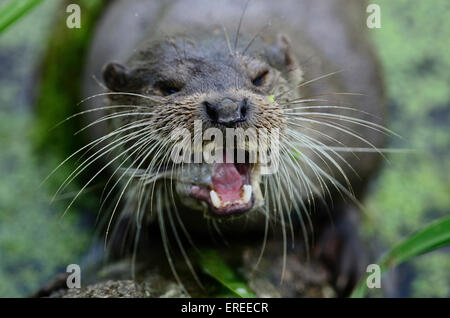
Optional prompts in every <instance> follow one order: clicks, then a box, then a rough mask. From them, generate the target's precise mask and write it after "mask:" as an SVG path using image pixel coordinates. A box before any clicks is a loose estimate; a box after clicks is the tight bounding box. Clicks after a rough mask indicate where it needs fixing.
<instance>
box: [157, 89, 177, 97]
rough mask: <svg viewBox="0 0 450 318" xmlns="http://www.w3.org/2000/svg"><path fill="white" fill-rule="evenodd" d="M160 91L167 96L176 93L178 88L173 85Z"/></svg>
mask: <svg viewBox="0 0 450 318" xmlns="http://www.w3.org/2000/svg"><path fill="white" fill-rule="evenodd" d="M161 92H162V93H163V95H164V96H169V95H172V94H175V93H178V92H179V90H178V89H177V88H175V87H167V88H164V89H162V90H161Z"/></svg>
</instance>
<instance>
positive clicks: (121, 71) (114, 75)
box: [102, 62, 131, 91]
mask: <svg viewBox="0 0 450 318" xmlns="http://www.w3.org/2000/svg"><path fill="white" fill-rule="evenodd" d="M102 76H103V80H104V82H105V84H106V87H108V88H109V89H110V90H111V91H121V90H124V89H125V88H126V87H127V86H129V83H130V80H131V70H130V69H129V68H128V67H126V66H125V65H122V64H120V63H116V62H110V63H108V64H106V65H105V66H104V67H103V70H102Z"/></svg>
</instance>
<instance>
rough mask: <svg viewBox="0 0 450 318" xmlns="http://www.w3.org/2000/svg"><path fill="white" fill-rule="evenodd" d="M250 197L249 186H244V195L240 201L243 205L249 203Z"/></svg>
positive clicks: (250, 187) (250, 190) (250, 188)
mask: <svg viewBox="0 0 450 318" xmlns="http://www.w3.org/2000/svg"><path fill="white" fill-rule="evenodd" d="M251 197H252V186H251V185H249V184H244V194H243V196H242V201H244V204H246V203H248V202H250V199H251Z"/></svg>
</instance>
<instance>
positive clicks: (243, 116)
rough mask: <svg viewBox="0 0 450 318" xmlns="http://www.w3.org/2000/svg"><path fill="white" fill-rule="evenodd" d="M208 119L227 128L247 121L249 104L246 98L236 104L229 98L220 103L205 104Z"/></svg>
mask: <svg viewBox="0 0 450 318" xmlns="http://www.w3.org/2000/svg"><path fill="white" fill-rule="evenodd" d="M203 104H204V105H205V110H206V114H207V116H208V118H209V119H210V120H211V121H212V122H213V123H219V124H222V125H225V126H233V125H235V124H236V123H238V122H242V121H246V120H247V108H248V105H247V104H248V102H247V99H246V98H244V99H243V100H242V101H241V102H235V101H233V100H231V99H229V98H224V99H223V100H222V101H221V102H219V103H210V102H204V103H203Z"/></svg>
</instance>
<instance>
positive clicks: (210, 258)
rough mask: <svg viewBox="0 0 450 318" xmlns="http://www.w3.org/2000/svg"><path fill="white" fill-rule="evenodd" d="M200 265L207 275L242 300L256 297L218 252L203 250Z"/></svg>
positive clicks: (199, 258) (199, 259) (199, 256)
mask: <svg viewBox="0 0 450 318" xmlns="http://www.w3.org/2000/svg"><path fill="white" fill-rule="evenodd" d="M198 263H199V265H200V267H201V268H202V270H203V271H204V272H205V273H206V274H207V275H209V276H211V277H212V278H214V279H215V280H217V281H218V282H219V283H220V284H221V285H223V286H224V287H226V288H227V289H229V290H230V291H231V292H232V293H233V294H235V295H236V296H238V297H241V298H254V297H256V295H255V294H254V293H253V292H252V291H251V290H250V288H248V286H247V285H246V284H245V283H244V282H243V281H242V280H241V279H240V278H239V277H238V275H237V274H236V273H235V272H234V271H233V270H232V269H231V268H230V267H229V266H228V265H227V264H226V263H225V262H224V260H223V259H222V257H221V256H220V255H219V254H218V253H217V252H216V251H214V250H201V251H200V252H199V254H198Z"/></svg>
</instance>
